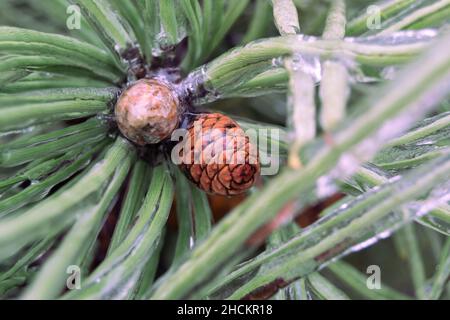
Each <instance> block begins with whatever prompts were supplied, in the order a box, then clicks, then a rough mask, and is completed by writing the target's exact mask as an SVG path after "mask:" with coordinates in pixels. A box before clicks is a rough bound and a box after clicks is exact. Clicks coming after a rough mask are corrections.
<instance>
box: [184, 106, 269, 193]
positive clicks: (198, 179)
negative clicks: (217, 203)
mask: <svg viewBox="0 0 450 320" xmlns="http://www.w3.org/2000/svg"><path fill="white" fill-rule="evenodd" d="M187 130H188V131H187V133H186V135H185V136H184V140H183V150H181V152H180V153H179V155H180V159H181V164H180V167H181V169H182V170H183V172H184V173H185V174H186V176H187V177H188V178H189V179H190V180H191V181H193V182H194V183H195V184H196V185H197V186H198V187H199V188H200V189H202V190H204V191H206V192H208V193H214V194H219V195H226V196H231V195H236V194H240V193H243V192H245V191H246V190H248V189H249V188H250V187H251V186H252V185H253V184H254V182H255V180H256V179H257V177H258V176H259V174H260V163H259V156H258V151H257V148H256V146H253V145H252V144H251V143H250V139H249V137H248V136H246V135H245V133H244V131H243V130H242V129H241V128H240V127H239V125H238V124H237V123H236V122H235V121H234V120H232V119H231V118H229V117H227V116H225V115H222V114H220V113H212V114H202V115H199V116H197V117H196V118H195V119H194V121H193V122H192V123H191V124H190V125H189V126H188V128H187Z"/></svg>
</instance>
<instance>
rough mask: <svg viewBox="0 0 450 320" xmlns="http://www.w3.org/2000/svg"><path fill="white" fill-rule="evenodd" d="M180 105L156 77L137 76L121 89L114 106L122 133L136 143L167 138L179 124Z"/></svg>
mask: <svg viewBox="0 0 450 320" xmlns="http://www.w3.org/2000/svg"><path fill="white" fill-rule="evenodd" d="M180 113H181V110H180V104H179V101H178V98H177V96H176V95H175V93H174V90H173V89H172V88H170V87H169V85H168V84H166V83H164V82H162V81H159V80H157V79H141V80H138V81H136V82H135V83H133V84H132V85H131V86H130V87H128V88H127V89H125V91H124V92H123V93H122V95H121V96H120V97H119V100H118V101H117V104H116V108H115V115H116V121H117V125H118V126H119V129H120V131H121V132H122V134H123V135H124V136H125V137H127V138H128V139H129V140H131V141H133V142H134V143H136V144H138V145H141V146H143V145H146V144H154V143H158V142H161V141H162V140H164V139H166V138H168V137H169V136H170V134H171V133H172V132H173V130H175V128H176V127H177V126H178V123H179V116H180Z"/></svg>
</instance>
